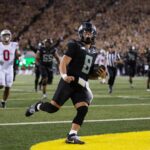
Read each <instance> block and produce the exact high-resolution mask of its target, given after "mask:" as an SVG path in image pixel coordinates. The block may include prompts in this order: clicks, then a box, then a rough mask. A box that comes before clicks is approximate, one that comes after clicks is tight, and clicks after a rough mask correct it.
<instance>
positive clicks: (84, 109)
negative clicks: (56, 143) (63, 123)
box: [66, 86, 93, 144]
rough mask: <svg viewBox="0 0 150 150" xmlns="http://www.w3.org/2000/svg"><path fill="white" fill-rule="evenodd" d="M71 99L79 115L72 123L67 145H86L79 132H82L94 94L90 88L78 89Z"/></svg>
mask: <svg viewBox="0 0 150 150" xmlns="http://www.w3.org/2000/svg"><path fill="white" fill-rule="evenodd" d="M71 98H72V101H73V104H74V106H75V108H76V111H77V113H76V116H75V117H74V119H73V121H72V125H71V129H70V132H69V134H68V136H67V138H66V143H73V144H84V142H83V141H81V140H80V139H79V137H78V131H79V130H80V128H81V126H82V124H83V122H84V119H85V116H86V114H87V113H88V106H89V104H90V103H91V100H92V99H93V94H92V92H91V90H90V88H89V86H87V87H86V88H81V87H78V90H76V93H74V94H73V95H72V97H71ZM82 99H86V100H82Z"/></svg>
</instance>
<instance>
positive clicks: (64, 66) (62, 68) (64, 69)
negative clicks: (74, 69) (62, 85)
mask: <svg viewBox="0 0 150 150" xmlns="http://www.w3.org/2000/svg"><path fill="white" fill-rule="evenodd" d="M71 60H72V58H71V57H69V56H67V55H64V56H63V57H62V59H61V61H60V65H59V71H60V75H61V77H62V78H63V80H64V81H66V82H67V83H70V82H71V81H74V80H75V78H74V77H73V76H68V75H67V66H68V64H69V63H70V61H71Z"/></svg>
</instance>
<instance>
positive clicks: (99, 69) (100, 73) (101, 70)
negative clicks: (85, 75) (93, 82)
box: [90, 65, 107, 78]
mask: <svg viewBox="0 0 150 150" xmlns="http://www.w3.org/2000/svg"><path fill="white" fill-rule="evenodd" d="M106 76H107V72H106V67H105V66H104V65H100V66H99V65H94V67H93V69H92V71H91V73H90V77H91V78H106Z"/></svg>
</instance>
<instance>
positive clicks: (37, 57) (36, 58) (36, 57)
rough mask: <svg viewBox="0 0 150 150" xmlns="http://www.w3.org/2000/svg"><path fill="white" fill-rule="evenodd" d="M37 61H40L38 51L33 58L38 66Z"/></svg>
mask: <svg viewBox="0 0 150 150" xmlns="http://www.w3.org/2000/svg"><path fill="white" fill-rule="evenodd" d="M39 60H40V51H39V50H38V51H37V52H36V56H35V63H36V64H38V63H39Z"/></svg>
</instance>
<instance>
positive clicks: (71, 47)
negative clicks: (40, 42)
mask: <svg viewBox="0 0 150 150" xmlns="http://www.w3.org/2000/svg"><path fill="white" fill-rule="evenodd" d="M77 49H78V46H77V44H76V43H75V42H68V44H67V51H66V53H65V55H67V56H69V57H71V58H73V57H74V56H75V55H76V52H77Z"/></svg>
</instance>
